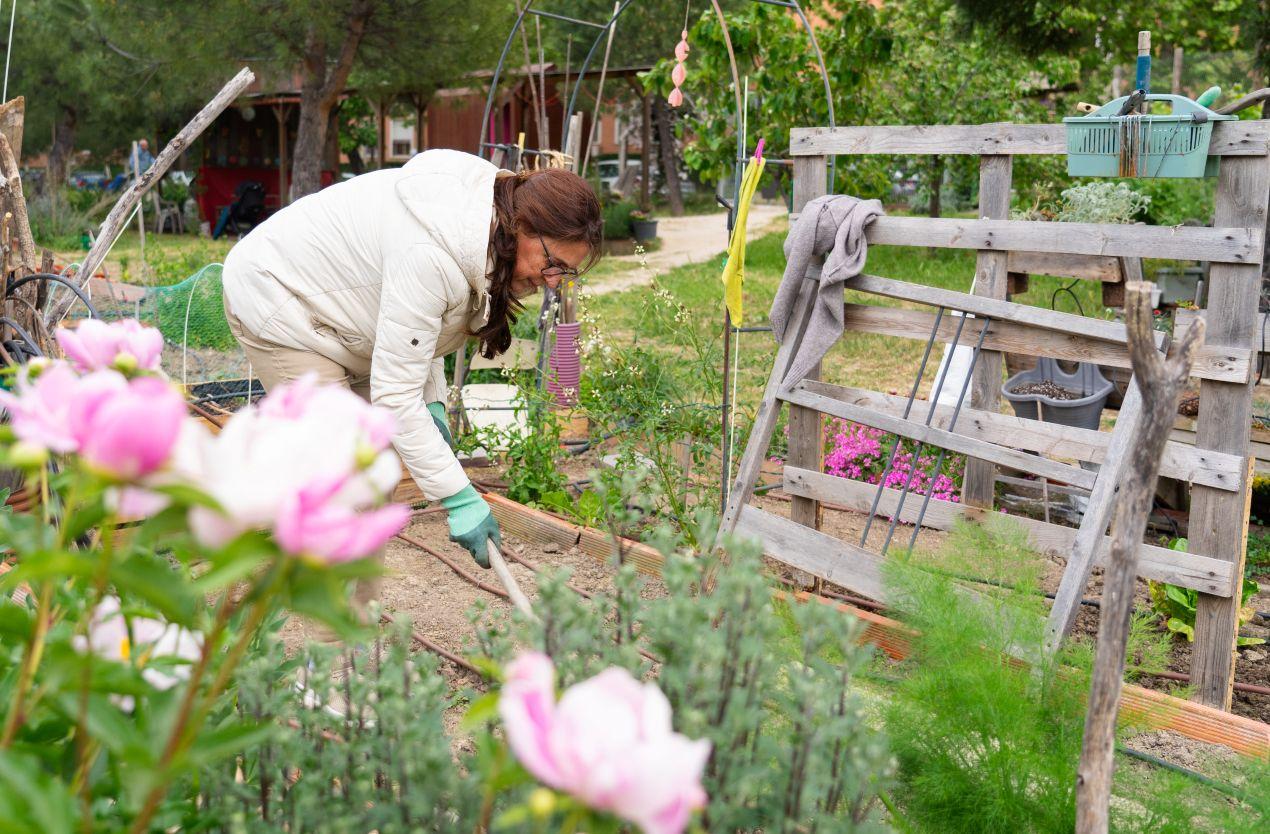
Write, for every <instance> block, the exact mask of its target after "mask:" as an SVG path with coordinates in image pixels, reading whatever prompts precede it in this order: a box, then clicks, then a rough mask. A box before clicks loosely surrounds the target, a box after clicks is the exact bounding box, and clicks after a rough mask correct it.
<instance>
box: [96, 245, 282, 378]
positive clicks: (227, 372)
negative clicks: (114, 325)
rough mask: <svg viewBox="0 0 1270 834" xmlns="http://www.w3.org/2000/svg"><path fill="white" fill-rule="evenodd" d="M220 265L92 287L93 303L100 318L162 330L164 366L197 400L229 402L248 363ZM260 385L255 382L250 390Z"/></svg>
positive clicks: (247, 375) (246, 373)
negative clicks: (172, 280)
mask: <svg viewBox="0 0 1270 834" xmlns="http://www.w3.org/2000/svg"><path fill="white" fill-rule="evenodd" d="M221 270H222V266H221V264H208V265H207V266H204V267H203V268H201V269H199V270H198V271H197V272H195V273H194V274H193V275H191V276H189V277H188V278H186V279H185V280H184V281H181V282H179V283H176V284H172V285H170V286H164V287H145V288H139V287H136V286H133V285H124V284H114V283H111V282H102V281H98V282H95V286H94V290H95V291H94V293H93V303H94V304H95V305H96V306H97V309H98V312H99V313H100V314H101V317H102V318H103V319H105V320H106V321H116V320H119V319H124V318H135V319H137V320H138V321H140V322H141V323H142V324H145V325H148V326H150V327H154V328H157V329H158V330H159V332H160V333H162V334H163V360H162V367H163V370H164V372H165V373H167V375H168V377H169V378H171V379H172V380H173V381H175V382H180V383H181V384H183V385H184V386H186V388H187V391H188V394H189V396H190V398H191V399H193V400H196V401H197V400H203V401H220V402H229V401H232V400H234V399H235V398H237V397H242V396H245V395H246V394H247V393H248V380H249V378H250V368H249V367H248V363H247V357H246V355H245V354H244V353H243V350H242V348H241V347H240V346H239V344H238V341H237V339H235V338H234V335H233V334H232V333H231V332H230V331H229V323H228V322H227V321H226V319H225V308H224V295H223V292H222V283H221ZM73 315H76V316H81V315H86V311H84V310H82V309H78V310H76V311H75V313H74V314H73ZM259 389H260V383H259V381H258V380H256V381H253V382H252V384H251V393H252V394H253V395H254V394H257V393H259Z"/></svg>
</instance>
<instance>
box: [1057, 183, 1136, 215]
mask: <svg viewBox="0 0 1270 834" xmlns="http://www.w3.org/2000/svg"><path fill="white" fill-rule="evenodd" d="M1150 205H1151V198H1150V197H1148V196H1146V195H1144V194H1139V193H1138V192H1136V191H1134V190H1133V189H1132V188H1130V187H1129V184H1128V183H1127V182H1108V181H1105V180H1099V181H1096V182H1090V183H1085V184H1084V185H1075V186H1072V187H1071V188H1068V189H1064V191H1063V193H1062V199H1061V201H1060V203H1059V207H1058V216H1057V218H1056V219H1057V220H1060V221H1063V222H1066V223H1132V222H1133V221H1135V220H1137V219H1138V218H1139V217H1140V216H1141V215H1142V214H1143V212H1145V211H1146V210H1147V208H1148V207H1149V206H1150Z"/></svg>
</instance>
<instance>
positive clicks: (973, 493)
mask: <svg viewBox="0 0 1270 834" xmlns="http://www.w3.org/2000/svg"><path fill="white" fill-rule="evenodd" d="M1012 172H1013V165H1012V157H1009V156H997V155H985V156H983V157H982V158H981V159H980V160H979V217H981V218H984V219H993V220H1004V219H1006V218H1008V217H1009V216H1010V184H1011V181H1012ZM1009 258H1010V255H1009V253H1008V252H999V251H993V250H990V249H988V250H981V251H980V252H979V257H978V259H977V261H976V264H975V282H974V288H973V289H972V290H971V291H972V292H973V293H974V294H975V295H982V296H986V297H988V298H998V299H1002V300H1004V299H1005V296H1006V290H1007V289H1008V286H1009V279H1008V277H1007V276H1008V262H1009ZM1000 399H1001V354H1000V353H999V352H997V351H987V350H985V351H983V353H982V354H981V355H980V356H979V361H978V363H977V364H976V365H975V371H974V374H973V376H972V377H971V389H970V406H971V407H972V408H977V409H979V410H981V411H996V410H997V404H998V402H1000ZM995 482H996V467H994V466H993V465H992V464H991V463H988V462H987V461H981V460H973V459H970V458H967V459H966V477H965V481H964V485H963V488H962V500H963V501H964V502H965V503H966V504H968V505H969V506H972V507H985V508H988V509H991V508H992V491H993V487H994V484H995Z"/></svg>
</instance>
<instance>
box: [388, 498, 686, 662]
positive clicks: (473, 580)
mask: <svg viewBox="0 0 1270 834" xmlns="http://www.w3.org/2000/svg"><path fill="white" fill-rule="evenodd" d="M443 509H444V508H443ZM397 538H399V539H401V540H402V541H404V542H405V543H406V544H409V545H413V546H414V547H417V548H419V549H420V550H423V551H424V552H425V553H427V554H428V555H430V556H434V557H436V558H437V559H438V560H440V561H441V562H443V563H445V565H446V566H447V567H449V568H450V570H452V571H454V572H455V573H456V574H458V575H459V576H460V577H461V578H463V579H464V580H466V581H467V582H468V583H469V584H471V585H474V586H476V587H477V588H480V589H481V590H482V591H486V592H488V593H491V594H494V595H495V596H498V597H500V598H502V599H504V600H508V601H510V597H509V596H508V594H507V592H506V591H503V590H502V589H500V588H495V587H493V586H491V585H487V584H485V583H484V582H482V581H481V580H480V579H478V578H477V577H475V576H473V575H472V574H470V573H468V572H467V571H465V570H463V568H461V567H459V566H458V565H457V564H455V563H454V562H453V561H451V560H450V559H449V558H448V557H446V556H445V555H443V554H442V553H440V552H439V551H437V550H434V549H433V548H431V547H429V546H428V545H427V544H425V543H424V542H422V541H420V540H419V539H417V538H415V537H414V536H411V535H407V534H406V533H398V534H397ZM503 556H504V557H505V558H507V559H510V560H511V561H513V562H515V563H517V564H518V565H521V566H522V567H525V568H528V569H529V570H531V571H533V572H534V573H535V574H539V573H541V572H542V568H541V567H537V566H535V565H534V564H533V563H531V562H529V561H528V560H526V559H524V558H523V557H521V556H518V555H516V554H515V553H512V552H511V551H510V550H504V551H503ZM565 587H566V588H568V589H569V590H570V591H573V592H574V593H575V594H577V595H579V596H581V597H582V598H583V599H593V598H594V595H593V594H591V593H590V592H589V591H584V590H582V589H581V588H578V587H575V586H574V585H572V584H570V583H565ZM384 616H387V615H384ZM414 636H415V639H417V640H420V642H423V641H422V638H421V637H420V636H419V635H417V634H416V635H414ZM433 645H435V644H433ZM636 649H637V651H639V653H640V655H641V656H643V657H644V658H645V659H646V660H650V661H652V662H653V663H660V662H661V660H660V659H659V658H658V657H657V656H656V655H654V654H652V653H651V652H649V651H647V650H645V649H642V648H639V647H638V646H637V647H636ZM442 657H445V658H446V659H447V660H452V661H454V662H458V661H457V660H455V659H454V657H452V656H447V655H442ZM466 668H469V669H471V670H472V671H473V672H478V674H479V670H477V669H476V668H475V667H472V666H470V665H469V666H467V667H466Z"/></svg>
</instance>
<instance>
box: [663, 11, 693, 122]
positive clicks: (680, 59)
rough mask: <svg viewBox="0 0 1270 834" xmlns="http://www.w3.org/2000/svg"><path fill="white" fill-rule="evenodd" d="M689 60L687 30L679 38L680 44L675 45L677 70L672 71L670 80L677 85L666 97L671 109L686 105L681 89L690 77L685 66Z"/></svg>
mask: <svg viewBox="0 0 1270 834" xmlns="http://www.w3.org/2000/svg"><path fill="white" fill-rule="evenodd" d="M687 60H688V30H687V29H685V30H683V34H681V35H680V36H679V43H677V44H675V68H674V69H672V70H671V71H670V80H671V81H673V82H674V83H675V89H673V90H671V91H670V95H668V96H666V103H667V104H669V105H670V106H671V107H678V106H679V105H681V104H683V103H684V94H683V91H681V90H680V89H679V88H680V87H682V86H683V85H684V79H685V78H687V77H688V69H687V67H685V66H684V61H687Z"/></svg>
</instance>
